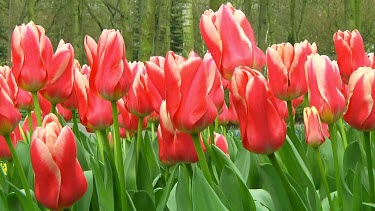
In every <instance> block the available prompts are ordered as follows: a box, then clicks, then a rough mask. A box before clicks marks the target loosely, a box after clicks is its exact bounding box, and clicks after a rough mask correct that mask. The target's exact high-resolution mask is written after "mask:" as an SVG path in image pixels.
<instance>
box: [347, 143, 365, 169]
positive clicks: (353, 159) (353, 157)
mask: <svg viewBox="0 0 375 211" xmlns="http://www.w3.org/2000/svg"><path fill="white" fill-rule="evenodd" d="M357 163H360V164H362V157H361V148H360V146H359V144H358V142H356V141H354V142H351V143H350V144H349V145H348V147H347V148H346V149H345V152H344V164H343V170H344V171H343V173H344V174H346V173H347V172H348V170H349V169H352V170H354V169H355V168H356V166H357Z"/></svg>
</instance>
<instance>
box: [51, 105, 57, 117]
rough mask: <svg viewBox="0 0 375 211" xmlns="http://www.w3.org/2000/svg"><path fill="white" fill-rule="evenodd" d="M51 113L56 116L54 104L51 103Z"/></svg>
mask: <svg viewBox="0 0 375 211" xmlns="http://www.w3.org/2000/svg"><path fill="white" fill-rule="evenodd" d="M51 113H53V114H55V115H56V116H57V110H56V104H53V103H51Z"/></svg>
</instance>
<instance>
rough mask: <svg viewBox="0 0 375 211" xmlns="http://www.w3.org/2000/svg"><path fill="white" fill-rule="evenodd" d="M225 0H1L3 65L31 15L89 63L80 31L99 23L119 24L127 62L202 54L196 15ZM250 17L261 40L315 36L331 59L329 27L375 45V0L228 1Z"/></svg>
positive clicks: (92, 30)
mask: <svg viewBox="0 0 375 211" xmlns="http://www.w3.org/2000/svg"><path fill="white" fill-rule="evenodd" d="M226 2H227V1H222V0H0V11H1V14H0V65H9V66H11V62H10V39H11V34H12V31H13V29H14V26H15V25H20V24H22V23H28V22H29V21H30V20H33V21H34V22H35V23H36V24H38V25H41V26H43V27H44V28H45V30H46V34H47V36H48V37H49V38H50V39H51V41H52V44H53V46H54V48H55V49H56V47H57V45H58V42H59V40H60V39H64V40H65V41H66V42H70V43H72V44H73V46H74V49H75V52H76V58H77V59H78V60H79V61H80V63H81V64H84V63H86V56H85V51H84V48H83V40H84V36H85V35H89V36H91V37H93V38H94V39H95V40H97V39H98V37H99V35H100V34H101V31H102V30H103V29H112V28H114V29H118V30H120V31H121V32H122V34H123V36H124V39H125V43H126V51H127V52H126V54H127V59H128V60H129V61H133V60H139V61H146V60H149V57H150V56H153V55H161V56H165V54H166V52H167V51H168V50H173V51H175V52H176V53H178V54H182V55H184V56H186V55H187V54H188V53H189V52H190V50H191V49H194V51H195V52H196V53H198V54H199V55H200V56H203V55H204V53H205V52H206V48H205V45H204V43H203V41H202V38H201V35H200V30H199V20H200V17H201V15H202V13H203V12H204V11H205V10H207V9H209V8H211V9H212V10H214V11H216V10H217V9H218V8H219V7H220V5H221V4H223V3H226ZM230 2H231V3H232V4H233V6H234V7H235V8H237V9H240V10H242V11H243V12H244V13H245V14H246V16H247V18H248V20H249V21H250V23H251V25H252V27H253V30H254V33H255V36H256V39H257V42H258V46H259V47H260V48H261V49H262V50H264V51H265V50H266V49H267V47H268V46H270V45H271V44H274V43H281V42H290V43H295V42H300V41H303V40H305V39H307V40H308V41H309V42H311V43H312V42H316V43H317V46H318V52H319V53H320V54H326V55H328V56H330V57H331V59H336V56H335V53H334V46H333V40H332V37H333V34H334V33H335V32H336V31H338V30H339V29H340V30H353V29H355V28H356V29H358V30H359V32H360V33H361V35H362V37H363V40H364V43H365V48H366V52H368V53H369V52H374V45H375V9H374V8H375V1H374V0H233V1H230Z"/></svg>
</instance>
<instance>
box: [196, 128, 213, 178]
mask: <svg viewBox="0 0 375 211" xmlns="http://www.w3.org/2000/svg"><path fill="white" fill-rule="evenodd" d="M190 135H191V137H192V138H193V141H194V146H195V150H196V151H197V154H198V158H199V164H200V165H201V168H202V171H203V175H204V176H205V177H206V179H207V181H208V183H209V184H210V185H212V184H213V181H212V178H211V174H210V170H209V168H208V165H207V161H206V157H205V155H204V152H203V149H202V146H201V142H200V140H199V134H196V133H193V134H190Z"/></svg>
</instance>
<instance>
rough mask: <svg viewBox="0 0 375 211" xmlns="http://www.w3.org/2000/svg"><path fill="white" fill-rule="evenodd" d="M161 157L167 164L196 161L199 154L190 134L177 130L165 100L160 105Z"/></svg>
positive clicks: (159, 135) (159, 140) (159, 139)
mask: <svg viewBox="0 0 375 211" xmlns="http://www.w3.org/2000/svg"><path fill="white" fill-rule="evenodd" d="M158 143H159V159H160V161H161V162H162V163H163V164H165V165H174V164H176V163H178V162H183V163H195V162H197V161H198V160H199V159H198V155H197V152H196V150H195V147H194V143H193V139H192V137H191V136H190V134H187V133H184V132H181V131H179V130H177V129H176V128H175V127H174V126H173V124H172V122H171V119H170V118H169V116H168V112H167V110H166V103H165V101H164V102H163V103H162V105H161V107H160V125H159V128H158Z"/></svg>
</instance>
